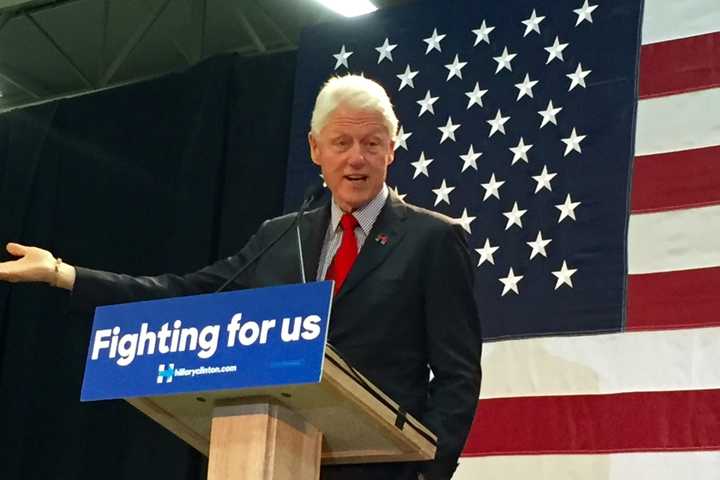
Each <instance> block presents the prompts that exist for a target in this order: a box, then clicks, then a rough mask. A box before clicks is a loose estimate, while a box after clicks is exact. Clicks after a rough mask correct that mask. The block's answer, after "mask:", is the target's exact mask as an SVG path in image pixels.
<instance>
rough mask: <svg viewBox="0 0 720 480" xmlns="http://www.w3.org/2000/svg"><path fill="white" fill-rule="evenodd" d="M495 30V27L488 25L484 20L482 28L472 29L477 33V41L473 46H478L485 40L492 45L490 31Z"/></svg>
mask: <svg viewBox="0 0 720 480" xmlns="http://www.w3.org/2000/svg"><path fill="white" fill-rule="evenodd" d="M493 30H495V27H491V26H488V25H487V24H486V23H485V20H483V21H482V25H480V28H477V29H475V30H473V31H472V32H473V33H474V34H475V43H474V44H473V47H476V46H477V44H478V43H480V42H485V43H487V44H488V45H490V32H492V31H493Z"/></svg>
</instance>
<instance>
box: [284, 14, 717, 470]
mask: <svg viewBox="0 0 720 480" xmlns="http://www.w3.org/2000/svg"><path fill="white" fill-rule="evenodd" d="M719 10H720V7H718V6H717V5H714V4H713V2H712V1H709V0H696V1H695V2H694V3H692V4H690V5H686V6H684V7H683V6H681V5H677V4H676V2H670V1H669V0H654V1H652V2H648V5H647V6H646V8H645V9H644V12H643V5H642V2H640V1H635V0H622V1H613V2H606V1H605V2H602V1H599V0H598V1H589V2H588V1H580V0H572V1H565V0H563V1H558V2H532V1H524V0H512V1H507V2H492V3H490V2H466V1H452V2H439V1H438V2H423V3H418V4H415V5H411V6H408V7H402V8H397V9H391V10H386V11H381V12H377V13H375V14H372V15H368V16H366V17H363V18H360V19H354V20H349V21H343V22H337V23H333V24H327V25H322V26H319V27H316V28H314V29H311V30H309V31H307V32H306V33H305V34H304V36H303V40H302V45H301V50H300V54H299V60H298V69H297V79H296V95H295V108H294V118H293V130H292V141H291V145H292V150H291V155H290V160H289V166H288V188H287V195H286V198H287V205H288V207H292V206H295V205H297V203H298V199H299V198H300V196H301V195H302V185H304V184H307V183H310V182H311V181H313V180H315V179H316V178H317V174H318V172H317V170H316V169H314V167H313V166H312V165H311V164H310V162H309V161H308V160H307V158H308V154H307V147H306V139H305V136H306V132H307V125H308V124H309V116H310V111H311V109H312V101H313V100H314V96H315V94H316V93H317V91H318V89H319V87H320V85H321V84H322V82H323V81H324V80H326V79H327V78H328V77H329V76H330V75H332V74H343V73H345V72H352V73H362V74H364V75H366V76H368V77H370V78H373V79H376V80H378V81H379V82H380V83H381V84H383V85H384V86H385V87H386V90H387V91H388V93H389V94H390V96H391V99H392V101H393V103H394V105H395V107H396V111H397V113H398V116H399V118H400V122H401V126H402V128H401V131H400V133H399V137H398V142H397V143H398V145H397V150H396V159H395V163H394V164H393V165H392V166H391V169H390V178H389V183H390V185H391V186H392V187H393V188H396V189H397V191H398V192H399V193H400V194H403V195H406V197H405V199H406V200H407V201H409V202H411V203H414V204H417V205H421V206H424V207H428V208H432V209H435V210H438V211H440V212H442V213H445V214H448V215H450V216H452V217H455V218H458V219H459V221H460V222H461V223H462V224H463V226H464V227H465V228H466V230H467V231H468V234H469V236H470V244H471V248H472V249H473V251H474V252H475V260H474V261H475V264H476V266H477V269H476V271H477V284H478V292H477V293H478V301H479V304H480V306H481V309H482V312H483V330H484V333H485V335H486V338H487V339H488V340H497V341H496V342H493V343H491V344H490V345H488V347H487V348H486V351H485V353H484V358H483V366H484V369H485V379H484V384H483V391H482V394H481V401H480V403H479V408H478V415H477V418H476V422H475V425H474V428H473V431H472V433H471V437H470V439H469V441H468V444H467V447H466V451H465V456H466V459H465V460H464V461H463V462H462V466H461V468H460V470H459V472H458V474H457V477H458V478H477V477H482V478H495V477H494V475H497V476H498V478H570V476H571V473H570V472H572V471H586V474H587V475H588V476H590V475H599V474H601V473H602V472H606V473H607V471H612V472H613V475H616V477H617V478H625V477H627V476H631V475H632V473H631V472H632V471H634V469H637V468H640V469H646V470H647V471H653V475H652V477H653V478H679V477H683V476H684V475H685V474H684V473H683V472H684V471H683V470H682V468H681V467H679V465H685V464H686V462H696V464H697V465H699V467H698V470H697V471H695V470H694V469H693V470H692V471H693V475H694V476H697V475H698V474H699V476H700V478H705V477H703V476H702V475H703V474H704V473H703V472H705V470H706V469H707V471H708V472H710V471H713V470H712V469H711V468H709V467H710V466H713V467H714V469H715V470H714V471H715V472H717V471H718V468H720V466H718V462H720V456H718V452H717V450H719V449H720V420H718V418H720V392H719V391H718V390H715V389H717V388H718V387H719V386H720V375H718V374H717V373H714V370H716V369H715V368H714V367H713V368H710V366H711V365H714V364H717V362H718V361H720V353H718V351H720V333H719V332H718V331H717V330H716V329H715V328H702V329H688V328H687V327H712V326H714V325H718V324H719V323H720V321H719V319H718V316H717V313H715V312H716V311H717V308H718V307H720V301H718V300H715V299H714V297H716V296H717V295H716V294H714V292H715V290H716V289H715V288H714V287H716V286H717V285H718V284H720V269H717V266H718V265H720V253H718V252H719V251H720V248H718V247H717V246H715V245H714V244H713V243H712V242H709V241H708V239H707V238H706V236H705V235H703V234H700V233H698V232H702V231H703V230H704V231H706V232H708V233H710V232H714V233H716V234H717V232H720V222H719V221H718V220H717V219H718V218H720V211H717V210H716V207H707V205H712V204H715V203H717V202H718V200H720V170H719V167H717V166H716V165H719V164H718V159H719V157H720V148H718V147H716V145H719V144H720V137H719V136H718V135H719V134H718V133H717V132H718V127H719V126H720V124H718V121H717V120H715V119H712V116H711V115H709V113H707V112H703V108H702V105H703V104H705V105H710V106H712V105H715V106H720V94H719V91H718V90H716V89H712V88H710V87H713V86H717V85H718V84H720V73H718V72H720V60H719V59H720V35H718V34H717V33H714V32H716V31H717V30H720V13H719ZM643 13H644V19H643V21H642V26H641V17H642V14H643ZM641 27H642V32H643V43H644V44H646V46H643V47H642V48H641V47H640V39H641V34H640V32H641ZM698 34H699V35H698ZM685 37H688V38H685ZM663 40H669V41H667V42H664V41H663ZM640 57H642V58H641V59H640ZM638 69H639V70H640V72H641V74H640V79H639V95H640V97H641V98H648V100H640V102H638V87H637V84H638V76H637V72H638ZM691 90H698V91H699V93H694V94H692V95H694V96H695V97H694V98H686V94H683V92H688V91H691ZM670 94H673V95H670ZM650 97H659V98H655V99H653V100H649V98H650ZM692 108H696V111H692V110H691V109H692ZM689 109H690V111H688V110H689ZM719 111H720V110H719ZM636 113H637V115H636ZM699 119H708V120H707V121H706V122H703V121H700V120H699ZM636 120H637V131H636ZM689 127H691V128H689ZM698 137H701V138H698ZM633 147H635V154H638V155H637V156H636V157H635V159H634V170H635V171H634V177H633V179H632V199H631V196H630V190H631V180H630V179H631V175H630V172H631V166H632V165H633V156H634V150H633ZM696 147H707V148H696ZM646 154H652V155H646ZM629 217H630V222H629V225H628V218H629ZM695 250H697V253H695ZM628 254H629V255H628ZM628 256H629V259H628ZM671 328H672V329H675V328H682V329H681V330H669V329H671ZM638 331H643V332H642V333H630V332H638ZM608 332H619V333H613V334H607V333H608ZM589 333H606V334H604V335H592V336H590V335H586V334H589ZM552 334H576V335H573V336H554V337H550V336H548V335H552ZM531 337H538V338H531ZM713 344H714V345H715V348H714V349H713V348H711V347H710V345H713ZM689 352H692V354H689ZM658 410H660V411H664V412H665V413H663V414H658ZM681 412H682V415H681ZM654 451H675V452H680V451H690V452H691V453H682V454H680V453H674V454H667V453H665V454H663V455H662V456H661V457H660V458H659V459H658V458H657V456H654V455H649V454H647V453H644V454H640V455H638V454H634V455H630V456H628V455H605V454H603V455H600V453H609V452H620V453H627V452H654ZM699 451H710V452H711V453H698V452H699ZM568 453H573V454H580V455H575V456H573V457H568V456H566V454H568ZM508 455H512V456H508ZM585 455H586V456H585ZM690 455H691V457H689V456H690ZM571 458H572V460H571ZM656 464H658V465H661V467H657V466H652V467H650V466H651V465H656ZM663 466H664V467H663ZM678 468H679V469H680V470H678ZM591 471H592V472H595V473H592V474H591V473H590V472H591ZM598 472H600V473H598ZM583 475H585V474H583ZM708 475H710V474H709V473H708ZM581 476H582V475H581ZM616 477H613V478H616ZM590 478H594V477H590ZM599 478H608V475H605V476H604V477H603V476H602V475H601V476H600V477H599ZM707 478H711V477H710V476H708V477H707ZM712 478H714V477H712Z"/></svg>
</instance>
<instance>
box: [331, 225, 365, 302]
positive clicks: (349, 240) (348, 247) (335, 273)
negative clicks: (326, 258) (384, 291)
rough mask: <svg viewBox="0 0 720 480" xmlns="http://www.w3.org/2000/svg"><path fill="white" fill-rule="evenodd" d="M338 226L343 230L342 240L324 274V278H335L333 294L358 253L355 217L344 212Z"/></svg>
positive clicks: (346, 274) (342, 281)
mask: <svg viewBox="0 0 720 480" xmlns="http://www.w3.org/2000/svg"><path fill="white" fill-rule="evenodd" d="M340 226H341V227H342V231H343V234H342V242H341V243H340V248H338V251H337V253H336V254H335V258H333V261H332V263H331V264H330V267H328V271H327V274H325V280H335V295H337V293H338V292H339V291H340V288H342V284H343V283H344V282H345V278H346V277H347V276H348V273H350V269H351V268H352V266H353V263H355V259H356V258H357V254H358V248H357V239H356V238H355V227H357V226H358V221H357V219H356V218H355V217H354V216H352V215H351V214H349V213H344V214H343V216H342V218H341V219H340Z"/></svg>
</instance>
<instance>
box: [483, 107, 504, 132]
mask: <svg viewBox="0 0 720 480" xmlns="http://www.w3.org/2000/svg"><path fill="white" fill-rule="evenodd" d="M508 120H510V117H509V116H508V117H503V116H502V112H501V111H500V110H499V109H498V111H497V115H495V118H493V119H492V120H485V121H486V122H487V123H489V124H490V135H488V138H489V137H492V136H493V133H495V132H500V133H502V134H503V135H505V122H507V121H508Z"/></svg>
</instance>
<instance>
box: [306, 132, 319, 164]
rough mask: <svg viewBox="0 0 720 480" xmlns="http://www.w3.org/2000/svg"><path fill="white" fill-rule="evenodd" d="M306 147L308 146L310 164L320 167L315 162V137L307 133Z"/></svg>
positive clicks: (316, 153)
mask: <svg viewBox="0 0 720 480" xmlns="http://www.w3.org/2000/svg"><path fill="white" fill-rule="evenodd" d="M308 145H310V158H311V159H312V162H313V163H314V164H315V165H320V164H319V163H318V162H317V160H316V159H317V157H318V148H319V147H318V143H317V140H316V139H315V137H314V136H313V134H312V132H308Z"/></svg>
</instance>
